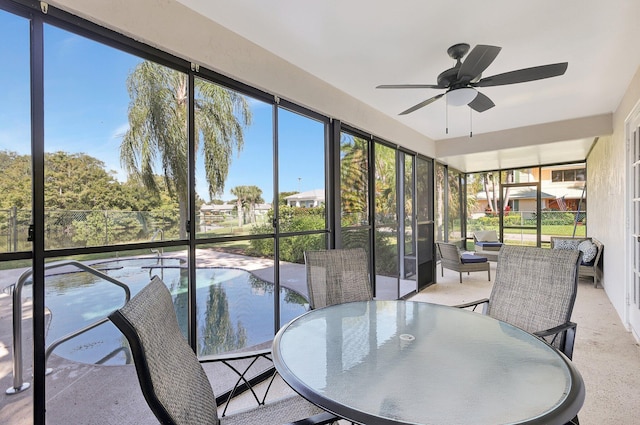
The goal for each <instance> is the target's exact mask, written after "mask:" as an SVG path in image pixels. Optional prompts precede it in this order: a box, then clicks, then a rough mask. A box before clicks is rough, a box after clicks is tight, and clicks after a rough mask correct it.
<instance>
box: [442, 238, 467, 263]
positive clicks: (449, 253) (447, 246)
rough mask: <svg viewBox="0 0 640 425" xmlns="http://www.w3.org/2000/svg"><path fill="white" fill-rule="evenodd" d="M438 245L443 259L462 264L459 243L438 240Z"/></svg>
mask: <svg viewBox="0 0 640 425" xmlns="http://www.w3.org/2000/svg"><path fill="white" fill-rule="evenodd" d="M436 245H437V246H438V252H439V253H440V258H441V259H442V260H446V261H448V262H454V263H459V264H462V259H461V256H462V254H461V253H460V248H459V247H458V245H455V244H452V243H449V242H436Z"/></svg>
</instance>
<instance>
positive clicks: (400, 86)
mask: <svg viewBox="0 0 640 425" xmlns="http://www.w3.org/2000/svg"><path fill="white" fill-rule="evenodd" d="M376 88H377V89H444V88H446V87H441V86H438V85H435V84H382V85H379V86H377V87H376Z"/></svg>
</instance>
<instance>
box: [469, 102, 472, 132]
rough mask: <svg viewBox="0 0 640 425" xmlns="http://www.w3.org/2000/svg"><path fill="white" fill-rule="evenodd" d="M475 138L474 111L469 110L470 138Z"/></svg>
mask: <svg viewBox="0 0 640 425" xmlns="http://www.w3.org/2000/svg"><path fill="white" fill-rule="evenodd" d="M471 137H473V109H471V108H469V138H471Z"/></svg>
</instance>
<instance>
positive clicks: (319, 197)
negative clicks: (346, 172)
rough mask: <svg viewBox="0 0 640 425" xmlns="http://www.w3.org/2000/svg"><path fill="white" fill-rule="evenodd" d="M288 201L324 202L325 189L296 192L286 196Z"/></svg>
mask: <svg viewBox="0 0 640 425" xmlns="http://www.w3.org/2000/svg"><path fill="white" fill-rule="evenodd" d="M284 199H286V200H287V201H321V202H324V199H325V198H324V189H313V190H307V191H306V192H300V193H295V194H293V195H289V196H286V197H285V198H284Z"/></svg>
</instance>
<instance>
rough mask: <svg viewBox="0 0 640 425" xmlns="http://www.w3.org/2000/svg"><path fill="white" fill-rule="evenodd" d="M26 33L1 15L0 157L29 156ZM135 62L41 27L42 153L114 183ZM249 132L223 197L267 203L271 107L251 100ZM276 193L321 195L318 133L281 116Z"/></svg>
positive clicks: (21, 23)
mask: <svg viewBox="0 0 640 425" xmlns="http://www.w3.org/2000/svg"><path fill="white" fill-rule="evenodd" d="M28 37H29V25H28V21H27V20H26V19H23V18H20V17H17V16H14V15H11V14H9V13H7V12H4V11H0V58H2V62H0V93H1V95H2V103H0V149H6V150H11V151H16V152H18V153H21V154H29V153H30V106H29V90H30V89H29V43H28ZM140 61H141V59H140V58H138V57H135V56H132V55H129V54H127V53H124V52H121V51H118V50H116V49H113V48H111V47H107V46H104V45H101V44H100V43H97V42H95V41H92V40H89V39H85V38H83V37H81V36H78V35H75V34H72V33H69V32H67V31H64V30H61V29H58V28H56V27H52V26H50V25H46V26H45V149H46V151H48V152H54V151H58V150H62V151H66V152H76V153H79V152H83V153H86V154H88V155H91V156H94V157H96V158H98V159H100V160H102V161H103V162H104V163H105V165H106V168H107V169H108V170H114V171H115V172H116V176H117V178H118V179H119V180H121V181H124V180H125V179H126V175H125V173H124V172H123V171H122V169H121V167H120V160H119V146H120V141H121V138H122V136H123V135H124V133H125V132H126V130H127V128H128V119H127V109H128V105H129V100H130V99H129V95H128V93H127V90H126V80H127V76H128V75H129V73H130V72H131V71H132V70H133V69H134V68H135V66H136V65H137V64H138V63H139V62H140ZM250 104H251V109H252V114H253V122H252V125H251V126H250V127H249V128H247V129H246V130H245V133H244V137H245V145H244V149H243V150H242V151H241V152H240V153H239V154H237V155H234V157H233V160H232V164H231V168H230V171H229V178H228V179H227V182H226V184H225V191H224V195H222V196H221V197H220V198H222V199H224V200H230V199H232V198H233V196H232V195H231V194H230V192H229V190H230V189H231V188H233V187H235V186H238V185H256V186H259V187H260V188H261V189H262V190H263V198H264V199H265V201H267V202H270V201H271V199H272V197H273V147H272V134H273V130H272V129H273V124H272V111H273V108H272V106H271V105H269V104H266V103H263V102H260V101H258V100H251V101H250ZM279 129H280V133H279V135H278V136H279V142H280V145H279V161H280V162H279V165H278V169H279V172H280V176H279V185H280V190H281V191H298V190H300V191H305V190H312V189H318V188H323V187H324V170H323V164H322V157H323V141H324V133H323V131H324V130H323V125H322V124H321V123H318V122H315V121H313V120H310V119H307V118H304V117H301V116H299V115H297V114H294V113H291V112H288V111H282V110H281V111H280V114H279ZM202 170H203V166H202V164H201V163H199V164H196V175H197V176H196V178H197V186H196V190H197V191H198V193H199V195H200V196H201V197H202V198H203V199H204V200H205V201H209V196H208V192H207V188H206V184H205V178H204V174H203V173H202Z"/></svg>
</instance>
